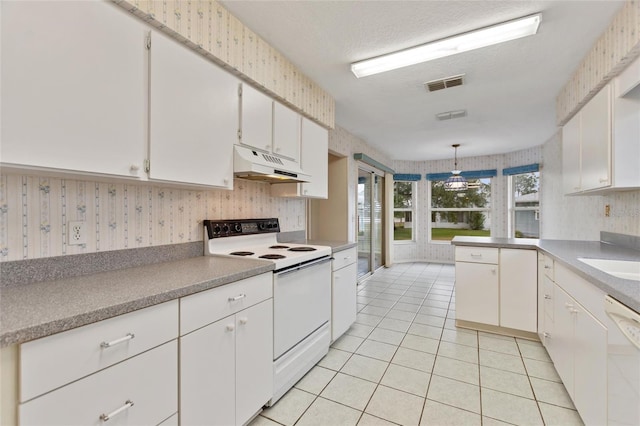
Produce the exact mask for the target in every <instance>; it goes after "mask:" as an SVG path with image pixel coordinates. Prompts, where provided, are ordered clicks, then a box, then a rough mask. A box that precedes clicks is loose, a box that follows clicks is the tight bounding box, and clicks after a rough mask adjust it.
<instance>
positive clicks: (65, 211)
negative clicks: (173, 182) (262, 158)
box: [0, 174, 306, 261]
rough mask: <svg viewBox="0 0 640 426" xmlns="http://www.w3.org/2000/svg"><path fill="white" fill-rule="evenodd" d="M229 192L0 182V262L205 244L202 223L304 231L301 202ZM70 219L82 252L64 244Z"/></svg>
mask: <svg viewBox="0 0 640 426" xmlns="http://www.w3.org/2000/svg"><path fill="white" fill-rule="evenodd" d="M234 188H235V189H234V190H233V191H226V190H193V189H182V188H175V187H162V186H152V185H148V184H141V183H122V182H121V181H120V182H116V183H108V182H92V181H83V180H69V179H60V178H52V177H36V176H26V175H13V174H8V175H0V261H7V260H21V259H34V258H41V257H50V256H60V255H66V254H79V253H93V252H101V251H108V250H118V249H126V248H137V247H150V246H158V245H163V244H176V243H184V242H190V241H202V237H203V235H202V234H203V231H202V220H203V219H235V218H238V219H242V218H252V217H277V218H279V219H280V226H281V228H282V230H283V231H296V230H304V224H305V218H306V203H305V201H304V200H300V199H289V198H274V197H271V196H270V188H269V185H268V184H264V183H258V182H250V181H245V180H239V179H238V180H236V181H235V182H234ZM71 220H82V221H84V222H85V224H86V229H87V236H88V237H87V244H86V245H85V246H77V245H69V244H67V225H68V222H69V221H71Z"/></svg>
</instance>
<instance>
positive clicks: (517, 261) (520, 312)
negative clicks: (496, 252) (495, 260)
mask: <svg viewBox="0 0 640 426" xmlns="http://www.w3.org/2000/svg"><path fill="white" fill-rule="evenodd" d="M537 284H538V262H537V256H536V251H535V250H515V249H500V326H502V327H508V328H514V329H516V330H524V331H529V332H532V333H535V332H536V331H537V326H538V324H537V307H536V304H535V303H532V301H533V300H536V299H537V297H538V287H537Z"/></svg>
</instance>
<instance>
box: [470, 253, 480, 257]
mask: <svg viewBox="0 0 640 426" xmlns="http://www.w3.org/2000/svg"><path fill="white" fill-rule="evenodd" d="M470 256H471V257H482V253H470Z"/></svg>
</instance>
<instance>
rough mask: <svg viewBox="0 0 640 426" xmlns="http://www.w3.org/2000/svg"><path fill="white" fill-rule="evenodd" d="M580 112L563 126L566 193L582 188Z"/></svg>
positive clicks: (563, 171)
mask: <svg viewBox="0 0 640 426" xmlns="http://www.w3.org/2000/svg"><path fill="white" fill-rule="evenodd" d="M580 114H581V113H580V112H579V113H577V114H576V115H575V116H574V117H573V118H572V119H571V120H569V121H568V122H567V124H565V125H564V126H563V127H562V187H563V189H564V193H565V194H572V193H574V192H578V191H580V189H581V182H580V157H581V153H580V150H581V148H580V118H581V115H580Z"/></svg>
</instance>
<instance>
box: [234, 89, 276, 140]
mask: <svg viewBox="0 0 640 426" xmlns="http://www.w3.org/2000/svg"><path fill="white" fill-rule="evenodd" d="M240 130H241V135H242V136H241V138H240V143H242V144H243V145H248V146H250V147H253V148H255V149H257V150H259V151H265V152H271V149H272V138H273V133H272V132H273V100H272V99H271V98H270V97H268V96H267V95H265V94H264V93H262V92H259V91H258V90H256V89H254V88H253V87H251V86H249V85H247V84H243V85H242V96H241V97H240Z"/></svg>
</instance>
